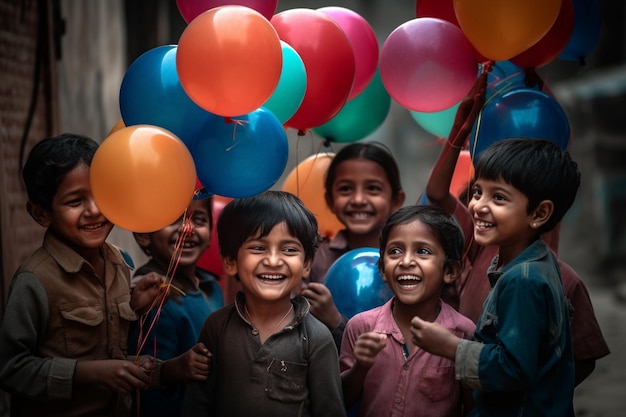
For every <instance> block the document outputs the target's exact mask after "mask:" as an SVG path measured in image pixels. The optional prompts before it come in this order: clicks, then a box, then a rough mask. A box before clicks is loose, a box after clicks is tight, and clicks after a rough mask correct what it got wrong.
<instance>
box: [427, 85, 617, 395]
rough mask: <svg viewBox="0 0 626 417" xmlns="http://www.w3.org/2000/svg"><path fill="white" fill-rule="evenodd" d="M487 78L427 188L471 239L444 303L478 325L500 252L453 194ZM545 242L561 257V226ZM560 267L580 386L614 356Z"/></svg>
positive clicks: (587, 302) (577, 286)
mask: <svg viewBox="0 0 626 417" xmlns="http://www.w3.org/2000/svg"><path fill="white" fill-rule="evenodd" d="M486 76H487V73H484V74H482V75H481V77H480V78H479V80H478V82H477V83H476V85H475V87H474V89H473V90H472V91H471V92H470V94H469V95H468V97H466V98H465V99H464V100H463V102H462V104H461V106H460V109H459V111H458V112H457V116H456V118H455V125H454V127H453V129H452V132H451V133H450V137H449V138H448V142H447V143H446V144H445V145H444V149H442V151H441V154H440V156H439V159H438V161H437V163H436V164H435V167H434V168H433V171H432V173H431V176H430V178H429V180H428V183H427V185H426V195H427V197H428V199H429V200H430V201H431V202H433V203H434V204H437V205H438V206H440V207H442V208H444V209H445V210H446V211H448V212H449V213H451V214H453V215H454V216H455V218H456V219H457V220H458V222H459V224H460V225H461V226H462V228H463V231H464V233H465V236H467V237H468V238H467V239H466V245H465V250H464V253H465V263H464V268H463V272H462V273H461V275H460V277H459V279H457V280H456V281H455V283H454V288H455V290H456V291H455V292H452V293H449V292H447V293H445V294H444V296H443V299H444V301H446V302H448V303H450V304H452V305H456V307H457V309H458V311H459V312H460V313H461V314H463V315H464V316H466V317H469V318H470V319H471V320H472V321H474V322H476V321H477V320H478V318H479V316H480V313H481V309H482V305H483V302H484V300H485V299H486V298H487V295H488V294H489V290H490V289H491V285H490V284H489V279H488V278H487V269H488V267H489V266H490V264H491V260H492V259H493V257H494V256H496V255H497V253H498V247H497V246H481V245H477V244H476V242H475V241H474V239H473V227H474V224H473V221H472V217H471V215H470V214H469V213H468V211H467V206H466V204H467V202H468V201H469V198H463V197H461V200H459V199H458V198H455V196H453V195H452V194H450V192H449V191H448V190H449V188H450V183H451V180H452V175H453V172H454V166H455V164H456V161H457V158H458V156H459V153H460V149H461V147H462V146H463V145H464V143H465V141H466V140H467V135H468V134H469V132H470V130H471V128H472V126H471V125H472V123H473V121H474V119H475V118H476V116H477V113H478V111H479V110H480V108H481V107H482V103H483V101H484V89H485V85H484V83H485V79H486ZM468 179H469V178H468ZM541 237H542V239H543V240H544V241H545V242H546V243H547V244H548V246H549V247H550V248H551V249H552V250H553V251H554V252H555V254H556V253H557V250H558V239H559V227H558V226H557V227H555V228H554V229H553V230H551V231H549V232H547V233H544V234H543V235H542V236H541ZM558 263H559V268H560V270H561V279H562V281H563V288H564V290H565V294H566V296H567V298H568V299H569V301H570V303H571V304H572V307H573V308H574V313H573V316H572V322H571V329H572V342H573V346H574V357H575V358H576V366H575V369H576V385H578V384H580V383H581V382H582V381H583V380H584V379H585V378H587V377H588V376H589V375H590V374H591V372H592V371H593V369H594V368H595V362H596V360H597V359H600V358H602V357H604V356H606V355H608V354H609V353H610V351H609V347H608V345H607V343H606V341H605V340H604V337H603V335H602V331H601V329H600V325H599V324H598V321H597V320H596V317H595V314H594V311H593V305H592V303H591V299H590V297H589V292H588V291H587V288H586V286H585V284H584V282H583V281H582V279H581V278H580V277H579V276H578V274H577V273H576V271H574V270H573V269H572V267H570V266H569V265H567V264H566V263H565V262H563V261H562V260H561V259H558Z"/></svg>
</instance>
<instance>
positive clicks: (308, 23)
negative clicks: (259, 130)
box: [270, 9, 356, 130]
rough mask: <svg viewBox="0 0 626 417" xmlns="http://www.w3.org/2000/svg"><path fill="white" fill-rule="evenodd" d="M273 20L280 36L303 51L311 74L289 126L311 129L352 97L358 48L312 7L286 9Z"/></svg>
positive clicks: (306, 66)
mask: <svg viewBox="0 0 626 417" xmlns="http://www.w3.org/2000/svg"><path fill="white" fill-rule="evenodd" d="M270 22H271V23H272V25H273V26H274V28H275V29H276V32H277V33H278V36H279V37H280V39H281V40H283V41H285V42H287V43H288V44H289V45H291V47H292V48H293V49H295V50H296V52H297V53H298V54H299V55H300V57H301V58H302V62H304V66H305V68H306V74H307V88H306V92H305V93H304V98H303V100H302V104H301V105H300V107H299V108H298V110H297V111H296V113H295V114H294V115H293V116H291V118H290V119H289V120H287V121H286V122H285V126H287V127H292V128H295V129H299V130H307V129H311V128H314V127H316V126H319V125H321V124H323V123H325V122H327V121H328V120H330V119H332V118H333V116H335V115H336V114H337V113H339V111H340V110H341V108H342V107H343V105H344V104H345V103H346V101H347V100H348V96H349V95H350V91H351V90H352V84H353V83H354V77H355V71H356V70H355V67H356V64H355V59H354V52H353V50H352V46H351V45H350V41H349V40H348V37H347V36H346V34H345V33H344V31H343V29H341V27H340V26H339V25H338V24H337V23H336V22H335V21H334V20H332V19H331V18H330V17H328V16H327V15H325V14H324V13H322V12H319V11H316V10H311V9H290V10H285V11H283V12H280V13H277V14H275V15H274V16H273V17H272V20H271V21H270Z"/></svg>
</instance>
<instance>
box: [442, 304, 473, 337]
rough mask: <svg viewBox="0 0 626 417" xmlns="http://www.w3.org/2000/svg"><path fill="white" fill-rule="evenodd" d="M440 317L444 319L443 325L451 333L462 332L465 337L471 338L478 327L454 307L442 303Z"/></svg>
mask: <svg viewBox="0 0 626 417" xmlns="http://www.w3.org/2000/svg"><path fill="white" fill-rule="evenodd" d="M439 316H440V317H441V318H442V325H444V326H445V327H447V328H448V329H450V330H451V331H456V332H460V333H462V334H464V335H469V336H471V335H472V334H473V333H474V330H475V329H476V325H475V324H474V322H473V321H472V320H470V319H469V318H468V317H465V316H464V315H463V314H461V313H459V312H458V311H456V310H455V309H454V308H453V307H452V306H450V305H448V304H446V303H445V302H443V301H442V302H441V312H440V314H439Z"/></svg>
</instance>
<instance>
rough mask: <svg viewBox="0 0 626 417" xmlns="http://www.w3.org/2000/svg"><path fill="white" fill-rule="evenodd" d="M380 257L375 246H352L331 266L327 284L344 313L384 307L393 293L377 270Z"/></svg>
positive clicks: (350, 314)
mask: <svg viewBox="0 0 626 417" xmlns="http://www.w3.org/2000/svg"><path fill="white" fill-rule="evenodd" d="M379 258H380V252H379V251H378V249H376V248H359V249H353V250H351V251H349V252H346V253H345V254H343V255H342V256H341V257H340V258H339V259H337V260H336V261H335V263H333V264H332V265H331V267H330V268H329V269H328V272H327V274H326V279H325V280H324V284H325V285H326V287H328V289H329V290H330V293H331V294H332V296H333V300H334V301H335V305H336V306H337V309H338V310H339V312H340V313H341V314H343V315H344V316H346V317H348V318H350V317H352V316H354V315H355V314H357V313H360V312H362V311H365V310H370V309H372V308H375V307H378V306H381V305H383V304H385V303H386V302H387V301H389V299H391V297H392V296H393V292H392V291H391V289H390V288H389V287H388V286H387V283H385V282H384V281H383V278H382V275H381V274H380V271H379V269H378V259H379Z"/></svg>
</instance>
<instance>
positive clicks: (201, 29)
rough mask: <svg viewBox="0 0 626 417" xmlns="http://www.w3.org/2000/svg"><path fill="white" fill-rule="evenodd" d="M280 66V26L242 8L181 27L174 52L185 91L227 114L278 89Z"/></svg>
mask: <svg viewBox="0 0 626 417" xmlns="http://www.w3.org/2000/svg"><path fill="white" fill-rule="evenodd" d="M282 65H283V57H282V46H281V44H280V39H279V38H278V34H277V33H276V30H275V29H274V27H273V26H272V25H271V24H270V22H269V21H268V20H267V19H266V18H265V17H263V15H262V14H260V13H259V12H257V11H256V10H253V9H250V8H248V7H244V6H232V5H231V6H221V7H215V8H212V9H209V10H207V11H206V12H204V13H202V14H200V15H199V16H197V17H196V18H195V19H193V20H192V21H191V23H189V25H188V26H187V27H186V28H185V30H184V31H183V33H182V35H181V37H180V39H179V42H178V49H177V51H176V71H177V73H178V78H179V80H180V83H181V86H182V87H183V90H185V92H186V93H187V95H188V96H189V98H191V100H192V101H194V102H195V103H196V104H197V105H198V106H200V107H202V108H203V109H204V110H206V111H208V112H210V113H214V114H217V115H220V116H225V117H231V116H240V115H243V114H247V113H250V112H252V111H253V110H256V109H257V108H258V107H261V106H262V105H263V103H265V102H266V101H267V99H269V98H270V96H271V95H272V93H273V92H274V90H275V89H276V86H277V85H278V81H279V79H280V74H281V71H282Z"/></svg>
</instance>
